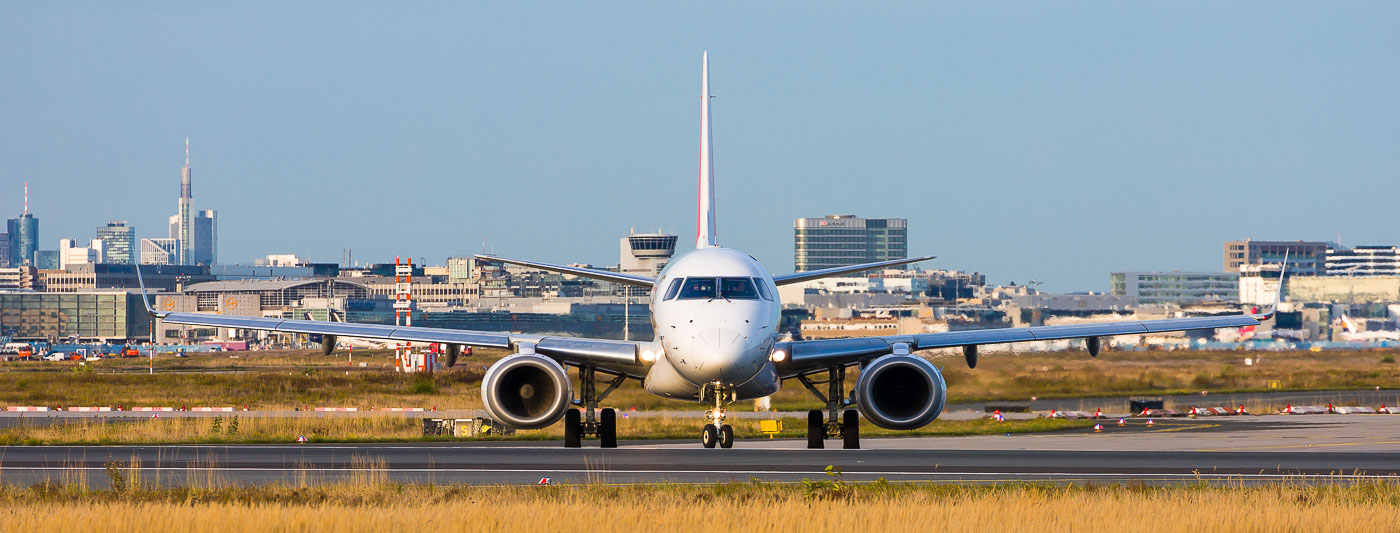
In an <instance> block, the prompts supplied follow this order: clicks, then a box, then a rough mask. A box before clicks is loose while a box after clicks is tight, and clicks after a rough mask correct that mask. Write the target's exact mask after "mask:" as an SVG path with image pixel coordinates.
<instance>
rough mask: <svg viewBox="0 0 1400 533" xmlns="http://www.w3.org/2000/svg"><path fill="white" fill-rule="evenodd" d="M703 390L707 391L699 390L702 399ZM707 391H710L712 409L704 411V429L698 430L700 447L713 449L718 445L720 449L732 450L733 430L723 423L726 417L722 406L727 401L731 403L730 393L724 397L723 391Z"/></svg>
mask: <svg viewBox="0 0 1400 533" xmlns="http://www.w3.org/2000/svg"><path fill="white" fill-rule="evenodd" d="M705 390H707V389H701V391H700V393H701V396H702V397H703V396H704V395H705ZM708 390H710V394H709V398H710V400H711V401H713V402H714V407H712V408H711V409H710V410H708V411H705V419H706V420H707V422H706V423H705V427H704V428H702V429H701V430H700V445H702V446H704V447H706V448H714V447H715V445H716V444H718V445H719V447H720V448H733V447H734V428H733V427H731V426H730V425H729V424H726V423H724V419H725V416H726V413H725V411H724V406H725V404H727V403H729V401H733V396H732V393H730V394H729V395H728V396H726V394H725V392H724V391H719V390H713V389H708ZM726 400H728V401H726Z"/></svg>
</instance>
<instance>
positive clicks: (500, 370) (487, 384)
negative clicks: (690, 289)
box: [481, 354, 573, 429]
mask: <svg viewBox="0 0 1400 533" xmlns="http://www.w3.org/2000/svg"><path fill="white" fill-rule="evenodd" d="M572 397H573V392H572V385H570V382H569V374H568V373H567V372H565V371H564V367H562V366H559V363H558V362H555V361H554V360H553V359H550V358H548V357H545V356H543V355H537V354H514V355H511V356H510V357H506V358H505V359H501V360H500V361H497V362H496V364H494V365H491V368H488V369H486V376H485V377H483V378H482V379H481V403H482V404H484V406H485V407H486V412H487V413H490V415H491V418H492V419H493V420H495V421H497V422H500V423H503V424H506V425H508V426H511V427H514V428H519V429H539V428H542V427H545V426H548V425H550V424H553V423H554V422H555V421H558V420H559V417H562V416H564V410H565V409H568V408H569V399H570V398H572Z"/></svg>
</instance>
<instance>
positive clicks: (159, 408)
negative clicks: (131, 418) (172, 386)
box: [131, 407, 175, 413]
mask: <svg viewBox="0 0 1400 533" xmlns="http://www.w3.org/2000/svg"><path fill="white" fill-rule="evenodd" d="M131 410H132V411H148V412H149V411H159V412H162V413H164V412H168V411H174V410H175V408H174V407H132V408H131Z"/></svg>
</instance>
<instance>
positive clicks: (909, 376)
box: [855, 354, 948, 429]
mask: <svg viewBox="0 0 1400 533" xmlns="http://www.w3.org/2000/svg"><path fill="white" fill-rule="evenodd" d="M855 396H856V407H857V408H859V409H860V414H862V415H864V416H865V419H866V420H869V421H870V423H872V424H875V425H877V426H880V427H882V428H885V429H918V428H921V427H924V426H926V425H928V423H929V422H933V419H935V418H938V415H939V414H942V413H943V406H944V404H946V403H947V400H948V385H947V384H946V383H945V382H944V381H943V374H942V373H940V372H939V371H938V368H937V367H935V366H933V363H930V362H928V360H927V359H924V358H922V357H918V356H914V355H898V354H896V355H886V356H884V357H881V358H879V359H876V360H874V361H871V362H870V363H868V364H866V365H865V368H864V369H862V370H861V371H860V379H858V380H856V390H855Z"/></svg>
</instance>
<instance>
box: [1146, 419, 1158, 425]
mask: <svg viewBox="0 0 1400 533" xmlns="http://www.w3.org/2000/svg"><path fill="white" fill-rule="evenodd" d="M1155 425H1157V423H1156V422H1153V421H1152V419H1151V418H1149V419H1147V427H1152V426H1155Z"/></svg>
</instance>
